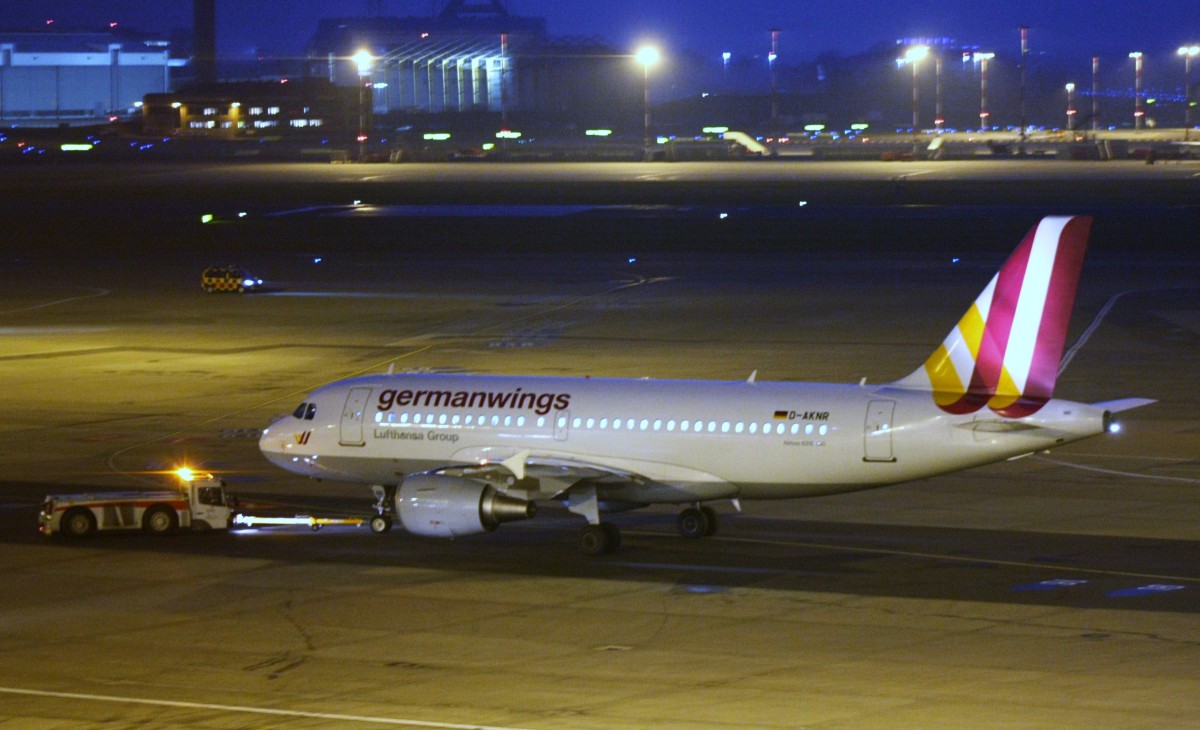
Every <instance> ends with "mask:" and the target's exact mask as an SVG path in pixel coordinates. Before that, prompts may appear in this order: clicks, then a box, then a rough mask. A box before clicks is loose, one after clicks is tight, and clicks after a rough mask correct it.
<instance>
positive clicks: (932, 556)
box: [622, 530, 1200, 583]
mask: <svg viewBox="0 0 1200 730" xmlns="http://www.w3.org/2000/svg"><path fill="white" fill-rule="evenodd" d="M622 533H623V534H626V535H639V536H642V537H661V538H666V539H674V538H675V537H676V536H674V535H671V534H668V533H662V532H651V531H649V530H622ZM705 539H707V540H712V541H713V542H731V543H740V544H744V545H768V546H776V545H777V546H780V547H793V548H812V549H815V550H829V551H832V552H839V553H860V554H863V555H891V556H895V557H902V558H918V559H922V560H940V561H944V562H951V563H968V564H970V563H976V564H981V565H1003V566H1006V567H1012V568H1029V569H1031V570H1037V571H1042V572H1060V573H1075V574H1087V575H1107V576H1117V577H1122V578H1140V579H1144V580H1155V581H1171V582H1173V583H1200V577H1196V576H1180V575H1155V574H1153V573H1137V572H1133V571H1126V570H1105V569H1103V568H1087V567H1082V566H1078V565H1055V564H1053V563H1031V562H1027V561H1022V560H1000V559H997V558H988V557H984V556H982V555H980V556H967V555H949V554H945V553H925V552H918V551H914V550H895V549H891V548H871V547H862V546H853V545H837V544H834V543H825V542H803V541H791V540H774V539H770V538H758V537H731V536H729V535H726V536H720V535H717V536H714V537H709V538H705ZM626 565H633V564H632V563H627V564H626ZM674 567H679V566H674ZM778 572H781V573H782V572H786V571H783V570H781V571H778Z"/></svg>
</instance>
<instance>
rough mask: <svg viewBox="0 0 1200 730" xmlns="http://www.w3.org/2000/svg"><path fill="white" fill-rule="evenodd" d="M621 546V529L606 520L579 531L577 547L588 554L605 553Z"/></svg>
mask: <svg viewBox="0 0 1200 730" xmlns="http://www.w3.org/2000/svg"><path fill="white" fill-rule="evenodd" d="M620 546H621V531H620V530H618V529H617V528H616V526H615V525H612V524H610V523H607V522H601V523H600V524H598V525H587V526H586V527H584V528H583V529H582V530H580V531H579V549H580V550H582V551H583V552H584V553H586V554H588V555H605V554H608V553H611V552H613V551H615V550H616V549H617V548H619V547H620Z"/></svg>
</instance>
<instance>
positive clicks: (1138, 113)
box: [1129, 51, 1146, 129]
mask: <svg viewBox="0 0 1200 730" xmlns="http://www.w3.org/2000/svg"><path fill="white" fill-rule="evenodd" d="M1129 57H1130V58H1132V59H1133V128H1134V129H1141V128H1142V119H1143V118H1144V117H1145V116H1146V112H1145V110H1143V109H1142V52H1141V51H1134V52H1133V53H1130V54H1129Z"/></svg>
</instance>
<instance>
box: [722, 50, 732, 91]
mask: <svg viewBox="0 0 1200 730" xmlns="http://www.w3.org/2000/svg"><path fill="white" fill-rule="evenodd" d="M731 58H733V54H732V53H730V52H729V51H725V52H724V53H722V54H721V85H722V86H724V87H725V88H726V89H728V88H729V59H731Z"/></svg>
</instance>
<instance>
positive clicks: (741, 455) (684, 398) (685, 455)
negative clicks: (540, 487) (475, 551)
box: [260, 374, 1105, 503]
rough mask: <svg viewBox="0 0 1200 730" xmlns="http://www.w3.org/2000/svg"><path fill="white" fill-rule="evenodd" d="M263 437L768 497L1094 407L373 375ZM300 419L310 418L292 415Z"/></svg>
mask: <svg viewBox="0 0 1200 730" xmlns="http://www.w3.org/2000/svg"><path fill="white" fill-rule="evenodd" d="M297 414H299V415H293V416H289V417H285V418H282V419H280V420H278V421H276V422H275V423H273V424H271V426H270V428H268V429H267V430H266V431H264V433H263V436H262V439H261V441H260V448H261V450H262V451H263V453H264V454H265V455H266V456H267V458H268V459H270V460H271V461H272V462H274V463H275V464H277V465H279V466H281V467H283V468H284V469H287V470H289V471H292V472H295V473H298V474H303V475H306V476H310V477H313V478H318V479H329V480H337V481H349V482H360V483H365V484H397V483H399V482H400V481H401V480H402V479H403V478H404V476H405V475H408V474H413V473H417V472H425V471H429V470H434V469H439V468H442V467H447V466H455V465H473V464H481V463H498V462H501V461H503V460H505V459H508V458H510V457H513V456H514V455H516V454H521V453H522V452H527V454H528V458H529V460H530V461H531V462H534V461H539V460H540V461H541V462H543V463H555V462H559V461H561V462H562V463H566V464H576V465H587V466H592V467H597V468H600V469H603V470H606V471H610V472H613V473H621V474H628V475H631V476H632V477H634V478H633V479H632V481H626V482H622V483H621V485H620V486H619V488H617V487H614V488H613V489H612V490H610V493H607V494H606V492H605V489H604V483H603V481H601V482H599V484H598V487H599V489H600V495H601V498H609V499H614V500H626V501H631V502H641V503H651V502H673V503H681V502H694V501H702V500H708V499H723V498H746V499H780V498H789V497H804V496H814V495H821V494H830V493H835V492H843V491H852V490H857V489H866V488H870V487H876V486H882V485H885V484H894V483H897V482H904V481H909V480H912V479H918V478H922V477H927V476H932V475H936V474H942V473H946V472H952V471H956V470H959V469H965V468H969V467H973V466H978V465H981V464H986V463H990V462H995V461H1000V460H1003V459H1007V458H1011V457H1014V456H1019V455H1023V454H1028V453H1032V452H1036V451H1039V450H1043V449H1047V448H1051V447H1054V446H1058V445H1061V444H1064V443H1069V442H1072V441H1077V440H1079V439H1082V438H1087V437H1090V436H1095V435H1098V434H1100V433H1102V432H1103V431H1104V428H1105V413H1104V411H1103V410H1102V409H1100V408H1096V407H1093V406H1090V405H1086V404H1082V403H1074V402H1070V401H1062V400H1051V401H1049V402H1048V403H1046V404H1045V405H1044V406H1043V407H1042V408H1041V409H1040V410H1038V411H1037V412H1036V413H1034V414H1033V415H1030V416H1026V417H1024V418H1019V419H1011V418H1003V417H1000V416H997V415H996V414H995V413H993V412H991V411H990V410H987V409H983V410H982V411H980V412H976V413H972V414H966V415H952V414H949V413H946V412H944V411H943V410H941V409H939V408H938V407H937V406H936V405H935V404H934V401H933V398H932V394H931V393H930V392H929V391H924V390H910V389H905V388H899V387H896V386H894V385H879V386H856V385H827V384H814V383H782V382H746V381H730V382H726V381H684V380H629V379H600V378H559V377H513V376H483V375H411V374H395V375H375V376H366V377H360V378H354V379H350V380H345V381H341V382H338V383H335V384H333V385H330V386H326V387H323V388H321V389H318V390H317V391H315V392H313V393H312V394H311V396H310V397H309V398H308V399H307V400H306V403H305V404H304V405H303V406H302V407H301V408H299V409H297ZM309 414H311V418H306V417H305V416H307V415H309Z"/></svg>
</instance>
